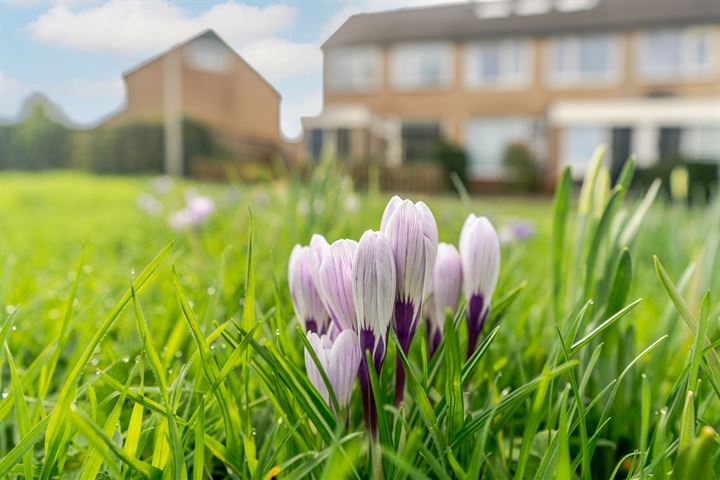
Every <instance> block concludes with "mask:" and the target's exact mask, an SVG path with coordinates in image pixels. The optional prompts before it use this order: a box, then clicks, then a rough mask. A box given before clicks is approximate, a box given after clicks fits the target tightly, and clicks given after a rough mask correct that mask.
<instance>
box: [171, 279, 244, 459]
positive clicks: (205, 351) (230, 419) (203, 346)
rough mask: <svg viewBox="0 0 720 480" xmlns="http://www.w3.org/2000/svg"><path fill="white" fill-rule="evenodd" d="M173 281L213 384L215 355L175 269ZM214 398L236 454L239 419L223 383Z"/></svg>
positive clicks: (217, 369)
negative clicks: (231, 405)
mask: <svg viewBox="0 0 720 480" xmlns="http://www.w3.org/2000/svg"><path fill="white" fill-rule="evenodd" d="M173 282H174V284H175V292H176V294H177V298H178V301H179V302H180V306H181V307H182V312H183V316H184V317H185V321H186V323H187V325H188V328H189V329H190V333H191V334H192V338H193V341H194V342H195V345H196V347H197V349H198V352H199V354H200V365H201V367H202V371H203V373H204V374H205V378H206V379H207V381H208V383H210V384H213V383H214V382H215V380H216V379H217V377H218V375H219V373H220V372H219V368H218V365H217V362H216V360H215V357H214V356H213V355H212V353H211V352H210V347H209V346H208V344H207V340H206V339H205V337H204V336H203V333H202V330H201V329H200V325H198V323H197V319H196V317H195V313H194V312H193V311H192V308H191V307H190V303H189V301H188V299H187V296H186V295H185V291H184V289H183V287H182V284H181V283H180V276H179V275H178V273H177V270H175V269H173ZM215 399H216V400H217V402H218V405H219V406H220V410H221V411H222V415H223V421H224V423H225V429H226V432H225V435H226V438H227V442H228V449H229V450H230V452H232V454H234V455H235V454H238V453H239V449H238V445H237V441H238V440H237V439H238V435H239V432H240V425H239V423H240V421H239V419H238V418H237V410H234V409H232V410H231V409H230V407H229V404H230V395H229V393H228V391H227V389H226V388H225V385H224V384H222V383H221V384H220V387H219V388H218V390H217V391H216V392H215ZM233 413H234V414H233Z"/></svg>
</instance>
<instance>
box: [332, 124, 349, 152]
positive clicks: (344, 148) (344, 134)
mask: <svg viewBox="0 0 720 480" xmlns="http://www.w3.org/2000/svg"><path fill="white" fill-rule="evenodd" d="M335 143H336V144H337V145H336V147H335V149H336V150H337V156H338V158H341V159H347V158H348V157H349V156H350V130H349V129H347V128H338V129H337V138H336V139H335Z"/></svg>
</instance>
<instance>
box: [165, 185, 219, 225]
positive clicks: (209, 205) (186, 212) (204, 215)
mask: <svg viewBox="0 0 720 480" xmlns="http://www.w3.org/2000/svg"><path fill="white" fill-rule="evenodd" d="M214 210H215V203H214V202H213V201H212V199H211V198H209V197H204V196H202V195H198V194H197V193H195V192H187V193H186V195H185V208H182V209H180V210H178V211H176V212H174V213H172V214H171V215H170V217H168V222H169V223H170V226H171V227H172V228H173V229H175V230H184V229H186V228H198V227H200V226H202V225H203V224H204V223H205V222H206V221H207V219H208V218H209V217H210V215H211V214H212V213H213V211H214Z"/></svg>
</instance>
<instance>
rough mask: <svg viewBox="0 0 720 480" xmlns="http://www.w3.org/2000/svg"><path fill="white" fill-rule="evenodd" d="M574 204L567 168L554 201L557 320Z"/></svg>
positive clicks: (553, 299)
mask: <svg viewBox="0 0 720 480" xmlns="http://www.w3.org/2000/svg"><path fill="white" fill-rule="evenodd" d="M571 202H572V174H571V171H570V167H569V166H566V167H565V168H564V169H563V171H562V173H561V174H560V180H559V182H558V185H557V188H556V190H555V199H554V201H553V226H552V261H551V266H552V286H553V287H552V301H553V313H554V314H555V320H556V321H559V319H560V317H561V313H560V308H561V305H562V290H563V281H562V279H563V272H564V270H565V269H564V263H565V257H566V254H565V229H566V226H567V219H568V214H569V212H570V206H571Z"/></svg>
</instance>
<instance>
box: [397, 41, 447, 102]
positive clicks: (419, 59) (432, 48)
mask: <svg viewBox="0 0 720 480" xmlns="http://www.w3.org/2000/svg"><path fill="white" fill-rule="evenodd" d="M452 78H453V74H452V47H451V45H450V44H449V43H414V44H401V45H397V46H395V47H393V49H392V85H393V87H395V88H399V89H402V90H415V89H425V88H442V87H448V86H450V84H451V83H452Z"/></svg>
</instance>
